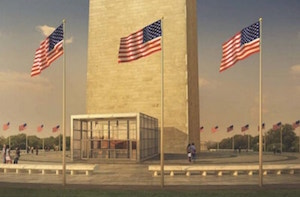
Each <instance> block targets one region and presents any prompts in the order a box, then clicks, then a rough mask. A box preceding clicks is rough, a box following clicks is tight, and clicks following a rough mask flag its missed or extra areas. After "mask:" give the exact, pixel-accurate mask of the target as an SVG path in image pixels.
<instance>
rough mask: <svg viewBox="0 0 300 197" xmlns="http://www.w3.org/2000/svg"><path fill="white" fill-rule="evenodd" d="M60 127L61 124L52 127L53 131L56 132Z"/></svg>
mask: <svg viewBox="0 0 300 197" xmlns="http://www.w3.org/2000/svg"><path fill="white" fill-rule="evenodd" d="M58 129H59V125H57V126H56V127H53V128H52V132H53V133H55V132H57V131H58Z"/></svg>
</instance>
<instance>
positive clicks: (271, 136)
mask: <svg viewBox="0 0 300 197" xmlns="http://www.w3.org/2000/svg"><path fill="white" fill-rule="evenodd" d="M281 134H282V137H281ZM281 140H282V152H299V148H300V147H299V137H298V136H297V135H296V133H295V129H294V128H293V126H292V125H290V124H285V125H282V126H281V127H280V128H278V129H276V130H273V129H269V130H268V131H267V132H264V131H263V149H264V151H274V148H275V149H276V150H281ZM207 148H208V149H217V148H219V149H250V150H253V151H258V150H259V135H257V136H254V137H253V136H250V135H240V134H238V135H234V136H233V137H230V138H225V139H222V140H221V141H220V142H209V143H208V144H207Z"/></svg>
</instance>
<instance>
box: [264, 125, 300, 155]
mask: <svg viewBox="0 0 300 197" xmlns="http://www.w3.org/2000/svg"><path fill="white" fill-rule="evenodd" d="M281 130H282V132H281ZM281 134H282V151H283V152H295V151H296V149H297V147H296V146H295V145H296V144H297V142H296V140H297V137H296V134H295V132H294V129H293V127H292V125H290V124H285V125H282V126H281V127H280V128H279V129H277V130H273V129H270V130H269V131H268V132H267V136H266V141H267V151H272V150H273V147H275V148H276V149H277V150H280V148H281V136H280V135H281Z"/></svg>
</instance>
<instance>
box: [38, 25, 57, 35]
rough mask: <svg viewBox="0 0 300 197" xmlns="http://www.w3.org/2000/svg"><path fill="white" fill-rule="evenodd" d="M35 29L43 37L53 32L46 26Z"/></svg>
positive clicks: (51, 28) (52, 28)
mask: <svg viewBox="0 0 300 197" xmlns="http://www.w3.org/2000/svg"><path fill="white" fill-rule="evenodd" d="M36 29H37V30H38V31H39V32H41V33H42V34H43V35H44V36H45V37H48V36H49V35H50V34H51V33H52V32H53V31H54V30H55V28H54V27H49V26H48V25H43V26H37V27H36Z"/></svg>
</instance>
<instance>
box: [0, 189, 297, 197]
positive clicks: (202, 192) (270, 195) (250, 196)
mask: <svg viewBox="0 0 300 197" xmlns="http://www.w3.org/2000/svg"><path fill="white" fill-rule="evenodd" d="M299 194H300V189H296V188H291V189H289V188H285V189H274V188H273V189H270V188H267V189H264V188H256V189H253V188H252V189H251V188H248V189H191V190H189V189H184V190H180V189H178V188H177V189H161V188H156V189H146V190H143V189H141V188H139V189H124V188H122V189H100V188H98V189H97V188H89V189H84V188H65V189H64V188H49V189H47V188H16V187H14V188H2V187H0V196H1V197H2V196H3V197H10V196H16V197H20V196H26V197H31V196H37V197H39V196H41V197H48V196H49V197H50V196H51V197H52V196H55V197H85V196H86V197H94V196H95V197H96V196H97V197H99V196H101V197H102V196H130V197H132V196H142V197H148V196H151V197H153V196H157V197H159V196H161V197H168V196H170V197H174V196H175V197H176V196H180V197H182V196H183V197H185V196H189V197H190V196H203V197H204V196H205V197H227V196H228V197H259V196H263V197H283V196H284V197H294V196H295V197H296V196H297V197H298V196H299Z"/></svg>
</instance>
